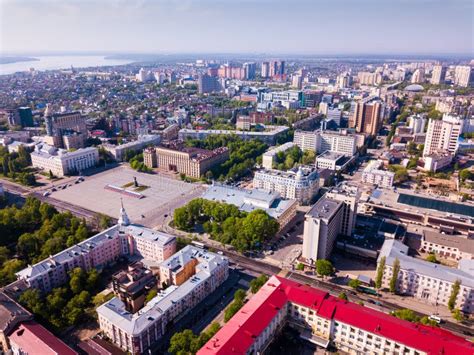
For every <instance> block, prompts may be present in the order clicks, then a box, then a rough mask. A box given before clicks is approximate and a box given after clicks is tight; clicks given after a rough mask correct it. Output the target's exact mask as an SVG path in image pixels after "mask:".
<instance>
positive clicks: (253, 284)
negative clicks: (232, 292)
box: [250, 275, 268, 294]
mask: <svg viewBox="0 0 474 355" xmlns="http://www.w3.org/2000/svg"><path fill="white" fill-rule="evenodd" d="M267 281H268V276H267V275H260V276H259V277H257V278H255V279H253V280H252V281H250V292H252V293H253V294H255V293H257V292H258V290H260V289H261V288H262V286H263V285H265V283H266V282H267Z"/></svg>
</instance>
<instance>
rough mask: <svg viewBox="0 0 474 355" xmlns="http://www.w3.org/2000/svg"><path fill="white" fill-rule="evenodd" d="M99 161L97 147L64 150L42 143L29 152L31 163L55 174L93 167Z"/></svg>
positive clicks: (73, 172) (71, 172) (78, 171)
mask: <svg viewBox="0 0 474 355" xmlns="http://www.w3.org/2000/svg"><path fill="white" fill-rule="evenodd" d="M98 162H99V151H98V150H97V148H94V147H89V148H80V149H78V150H75V151H71V152H69V151H66V150H64V149H59V150H58V149H57V148H55V147H52V146H49V145H46V144H42V145H37V146H36V148H35V150H34V151H33V152H32V153H31V165H32V166H33V167H35V168H39V169H42V170H43V171H44V172H46V173H48V172H49V171H51V172H52V173H53V174H54V175H55V176H58V177H62V176H65V175H71V174H77V173H81V172H82V171H84V170H86V169H89V168H92V167H95V166H96V165H97V163H98Z"/></svg>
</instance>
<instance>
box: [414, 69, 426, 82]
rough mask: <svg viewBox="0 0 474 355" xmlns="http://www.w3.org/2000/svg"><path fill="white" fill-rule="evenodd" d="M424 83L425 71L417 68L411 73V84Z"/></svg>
mask: <svg viewBox="0 0 474 355" xmlns="http://www.w3.org/2000/svg"><path fill="white" fill-rule="evenodd" d="M424 82H425V70H424V69H423V68H418V69H416V70H415V71H414V72H413V75H412V76H411V83H412V84H421V83H424Z"/></svg>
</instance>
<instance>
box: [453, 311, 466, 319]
mask: <svg viewBox="0 0 474 355" xmlns="http://www.w3.org/2000/svg"><path fill="white" fill-rule="evenodd" d="M452 315H453V318H454V319H455V320H457V321H458V322H462V321H463V320H465V319H466V317H465V316H464V314H463V313H462V312H461V311H460V310H459V309H457V308H456V309H454V310H453V311H452Z"/></svg>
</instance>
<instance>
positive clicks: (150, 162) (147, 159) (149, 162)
mask: <svg viewBox="0 0 474 355" xmlns="http://www.w3.org/2000/svg"><path fill="white" fill-rule="evenodd" d="M143 163H144V164H145V165H146V166H147V167H148V168H150V169H153V168H156V167H157V166H158V158H157V156H156V149H155V147H147V148H145V149H143Z"/></svg>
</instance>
